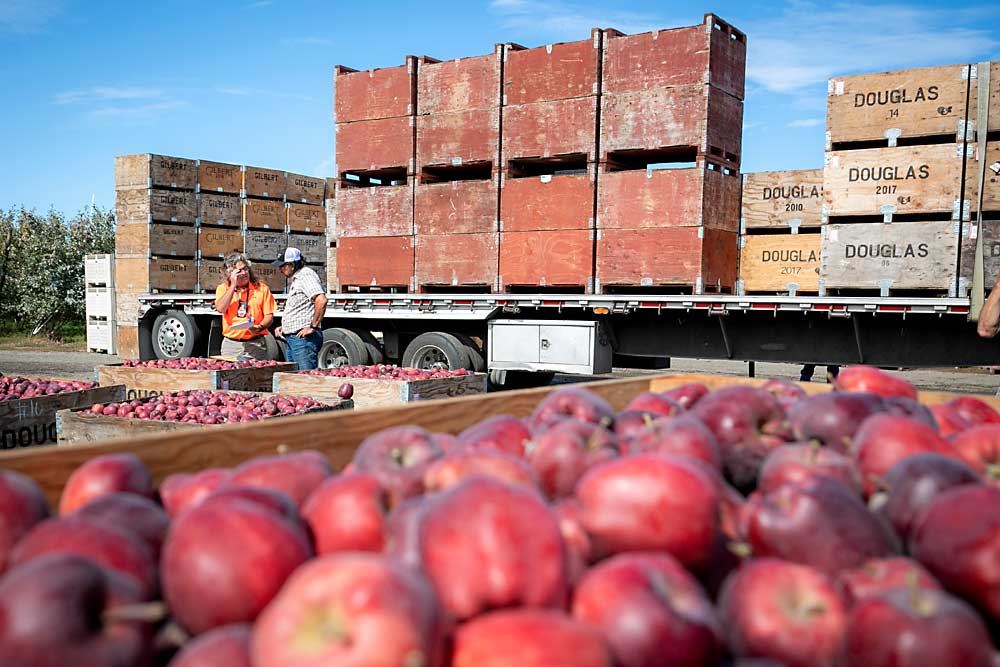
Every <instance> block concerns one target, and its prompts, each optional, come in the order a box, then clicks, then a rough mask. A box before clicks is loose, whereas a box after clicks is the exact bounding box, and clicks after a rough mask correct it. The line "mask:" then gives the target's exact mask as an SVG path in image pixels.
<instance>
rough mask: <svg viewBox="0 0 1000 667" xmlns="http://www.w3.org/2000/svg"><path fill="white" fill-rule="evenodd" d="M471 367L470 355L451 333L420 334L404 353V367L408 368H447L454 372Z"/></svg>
mask: <svg viewBox="0 0 1000 667" xmlns="http://www.w3.org/2000/svg"><path fill="white" fill-rule="evenodd" d="M471 365H472V362H471V361H469V353H468V352H467V351H466V349H465V346H464V345H462V343H461V341H459V340H458V339H457V338H455V337H454V336H453V335H451V334H449V333H443V332H439V331H432V332H430V333H425V334H420V335H419V336H417V337H416V338H414V339H413V341H412V342H411V343H410V344H409V345H407V346H406V350H405V351H404V352H403V366H405V367H407V368H422V369H424V370H433V369H435V368H445V369H448V370H452V371H454V370H458V369H459V368H464V369H466V370H468V369H469V366H471Z"/></svg>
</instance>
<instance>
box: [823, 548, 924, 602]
mask: <svg viewBox="0 0 1000 667" xmlns="http://www.w3.org/2000/svg"><path fill="white" fill-rule="evenodd" d="M837 585H838V586H839V587H840V590H841V591H843V593H844V597H845V599H846V600H847V602H848V604H849V605H851V606H853V605H854V604H856V603H857V602H859V601H860V600H864V599H866V598H870V597H875V596H877V595H882V594H883V593H886V592H888V591H891V590H893V589H896V588H909V589H913V588H918V589H923V590H929V591H933V590H940V589H941V584H939V583H938V581H937V579H935V578H934V577H933V576H932V575H931V573H930V572H928V571H927V570H926V569H925V568H924V566H922V565H921V564H920V563H918V562H917V561H915V560H913V559H912V558H907V557H905V556H891V557H889V558H875V559H873V560H869V561H865V562H864V563H862V564H861V565H859V566H858V567H856V568H853V569H850V570H842V571H841V572H840V573H838V574H837Z"/></svg>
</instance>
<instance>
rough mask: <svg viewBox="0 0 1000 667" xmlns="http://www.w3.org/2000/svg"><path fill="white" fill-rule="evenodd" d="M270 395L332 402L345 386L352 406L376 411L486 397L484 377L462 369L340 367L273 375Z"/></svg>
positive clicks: (393, 366) (374, 366)
mask: <svg viewBox="0 0 1000 667" xmlns="http://www.w3.org/2000/svg"><path fill="white" fill-rule="evenodd" d="M273 382H274V384H273V387H272V391H274V392H275V393H276V394H277V393H280V394H285V395H287V396H312V397H313V398H316V399H318V400H326V399H329V400H334V399H336V398H337V397H338V396H339V393H338V392H339V391H340V387H341V385H342V384H344V383H345V382H349V383H350V384H351V385H352V386H353V387H354V404H355V405H356V406H357V407H359V408H376V407H389V406H393V405H399V404H401V403H409V402H411V401H427V400H431V399H435V398H452V397H454V396H467V395H470V394H483V393H486V374H485V373H472V372H469V371H467V370H465V369H464V368H460V369H458V370H455V371H450V370H448V369H437V370H423V369H419V368H401V367H399V366H395V365H393V364H374V365H370V366H340V367H338V368H317V369H314V370H310V371H295V372H291V373H287V372H284V373H283V372H278V373H275V374H274V380H273Z"/></svg>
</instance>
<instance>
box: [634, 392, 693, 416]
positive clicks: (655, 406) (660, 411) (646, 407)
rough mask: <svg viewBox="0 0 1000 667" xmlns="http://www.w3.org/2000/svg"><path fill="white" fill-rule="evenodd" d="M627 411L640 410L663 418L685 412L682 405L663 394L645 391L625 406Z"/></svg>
mask: <svg viewBox="0 0 1000 667" xmlns="http://www.w3.org/2000/svg"><path fill="white" fill-rule="evenodd" d="M625 409H626V410H639V411H640V412H650V413H652V414H654V415H660V416H662V417H673V416H675V415H678V414H680V413H681V412H684V408H682V407H681V405H680V403H678V402H677V401H675V400H673V399H672V398H668V397H666V396H664V395H663V394H657V393H656V392H652V391H644V392H642V393H641V394H639V395H638V396H636V397H635V398H633V399H632V400H631V401H629V404H628V405H626V406H625Z"/></svg>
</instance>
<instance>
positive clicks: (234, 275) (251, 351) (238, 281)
mask: <svg viewBox="0 0 1000 667" xmlns="http://www.w3.org/2000/svg"><path fill="white" fill-rule="evenodd" d="M223 275H224V277H225V281H226V282H224V283H222V284H221V285H219V286H218V287H217V288H216V290H215V309H216V310H217V311H218V312H219V313H221V314H222V349H221V350H220V354H221V355H222V356H224V357H237V358H246V357H251V358H253V359H260V360H262V361H263V360H269V359H272V358H273V357H272V355H273V354H274V351H276V350H279V349H280V348H279V347H278V344H277V343H276V342H275V341H274V337H273V336H272V335H271V332H270V331H268V327H270V326H271V324H272V322H273V321H274V311H275V308H276V306H275V303H274V295H273V294H271V289H270V288H269V287H268V286H267V284H265V283H264V282H263V281H262V280H260V279H259V278H257V275H256V274H255V273H254V270H253V264H252V263H251V262H250V260H248V259H247V258H246V255H244V254H243V253H240V252H234V253H231V254H229V255H227V256H226V258H225V260H224V261H223ZM268 338H271V341H270V344H269V343H268V340H267V339H268ZM269 350H270V351H269Z"/></svg>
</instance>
